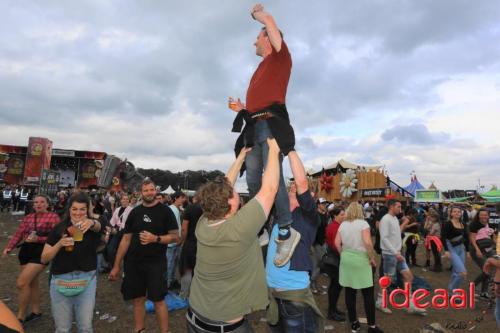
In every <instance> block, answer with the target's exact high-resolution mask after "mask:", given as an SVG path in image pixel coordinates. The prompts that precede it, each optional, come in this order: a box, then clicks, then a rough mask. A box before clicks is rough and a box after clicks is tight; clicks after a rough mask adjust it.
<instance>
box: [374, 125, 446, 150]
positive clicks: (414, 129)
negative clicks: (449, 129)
mask: <svg viewBox="0 0 500 333" xmlns="http://www.w3.org/2000/svg"><path fill="white" fill-rule="evenodd" d="M381 137H382V139H383V140H385V141H391V140H396V141H399V142H404V143H408V144H416V145H430V144H435V143H441V144H442V143H444V142H447V141H448V140H449V139H450V135H449V134H446V133H442V132H440V133H431V132H429V130H428V129H427V127H426V126H425V125H423V124H410V125H396V126H394V127H392V128H390V129H387V130H386V131H385V132H384V133H382V136H381Z"/></svg>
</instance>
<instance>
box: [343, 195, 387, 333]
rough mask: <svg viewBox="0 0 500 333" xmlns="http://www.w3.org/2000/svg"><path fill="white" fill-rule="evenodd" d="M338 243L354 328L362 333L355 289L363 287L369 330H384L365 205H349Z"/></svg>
mask: <svg viewBox="0 0 500 333" xmlns="http://www.w3.org/2000/svg"><path fill="white" fill-rule="evenodd" d="M335 246H336V247H337V249H339V250H340V278H339V282H340V285H341V286H343V287H344V288H345V303H346V307H347V312H348V314H349V321H350V322H351V331H352V332H359V331H360V330H361V325H360V324H359V321H358V318H357V314H356V291H357V290H358V289H361V293H362V294H363V300H364V305H365V312H366V316H367V319H368V332H369V333H381V332H383V331H382V330H381V329H380V328H378V327H377V326H376V325H375V295H374V287H373V269H374V267H376V263H375V251H374V250H373V244H372V239H371V235H370V225H369V224H368V223H367V222H366V221H365V220H364V215H363V207H362V206H361V205H360V204H359V203H357V202H353V203H351V204H350V205H349V207H347V210H346V217H345V221H344V223H342V224H341V225H340V228H339V231H338V232H337V236H336V237H335Z"/></svg>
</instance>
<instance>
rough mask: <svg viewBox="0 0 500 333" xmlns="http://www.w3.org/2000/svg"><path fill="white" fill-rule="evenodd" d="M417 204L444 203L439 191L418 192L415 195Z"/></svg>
mask: <svg viewBox="0 0 500 333" xmlns="http://www.w3.org/2000/svg"><path fill="white" fill-rule="evenodd" d="M415 201H416V202H442V201H443V198H442V197H441V191H439V190H417V191H416V193H415Z"/></svg>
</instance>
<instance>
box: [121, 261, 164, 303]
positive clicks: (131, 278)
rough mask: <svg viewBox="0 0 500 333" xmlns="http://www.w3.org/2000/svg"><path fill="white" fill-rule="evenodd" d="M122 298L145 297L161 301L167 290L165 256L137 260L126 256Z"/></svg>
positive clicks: (153, 300)
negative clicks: (152, 259) (148, 259)
mask: <svg viewBox="0 0 500 333" xmlns="http://www.w3.org/2000/svg"><path fill="white" fill-rule="evenodd" d="M123 273H124V275H125V276H124V277H123V283H122V289H121V291H122V295H123V299H124V300H126V301H128V300H131V299H134V298H139V297H146V298H147V299H149V300H150V301H152V302H159V301H163V299H164V298H165V296H166V295H167V292H168V287H167V258H166V257H163V258H161V260H154V261H137V260H133V259H130V258H128V259H127V260H125V261H124V264H123Z"/></svg>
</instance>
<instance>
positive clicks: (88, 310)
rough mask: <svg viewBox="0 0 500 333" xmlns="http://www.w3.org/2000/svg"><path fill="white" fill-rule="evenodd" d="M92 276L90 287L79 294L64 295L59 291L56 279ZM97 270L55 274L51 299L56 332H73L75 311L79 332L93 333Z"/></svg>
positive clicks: (52, 280)
mask: <svg viewBox="0 0 500 333" xmlns="http://www.w3.org/2000/svg"><path fill="white" fill-rule="evenodd" d="M89 277H92V279H91V280H90V282H89V285H88V287H87V288H86V289H85V290H84V291H83V292H82V293H81V294H79V295H76V296H64V295H63V294H61V293H60V292H58V291H57V286H56V280H57V279H58V278H59V279H65V280H79V279H85V278H89ZM96 285H97V282H96V271H90V272H80V271H75V272H70V273H66V274H60V275H53V276H52V279H51V281H50V301H51V307H52V317H53V318H54V323H55V332H56V333H71V325H72V322H73V311H74V313H75V319H76V328H77V330H78V333H92V332H93V328H92V318H93V317H94V306H95V291H96Z"/></svg>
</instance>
